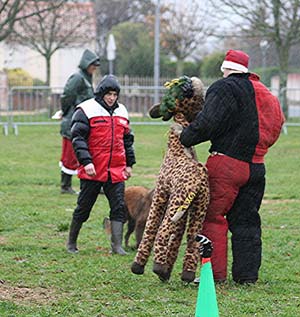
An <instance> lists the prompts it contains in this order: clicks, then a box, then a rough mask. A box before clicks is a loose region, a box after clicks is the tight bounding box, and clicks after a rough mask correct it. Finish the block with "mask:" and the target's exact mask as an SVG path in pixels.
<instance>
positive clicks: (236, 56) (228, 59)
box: [221, 50, 249, 73]
mask: <svg viewBox="0 0 300 317" xmlns="http://www.w3.org/2000/svg"><path fill="white" fill-rule="evenodd" d="M248 63H249V56H248V55H247V54H246V53H244V52H243V51H237V50H229V51H228V52H227V53H226V56H225V59H224V61H223V63H222V66H221V71H222V72H224V69H225V68H228V69H233V70H238V71H241V72H243V73H248Z"/></svg>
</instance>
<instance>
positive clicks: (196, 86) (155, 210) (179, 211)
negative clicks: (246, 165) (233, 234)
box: [131, 76, 209, 282]
mask: <svg viewBox="0 0 300 317" xmlns="http://www.w3.org/2000/svg"><path fill="white" fill-rule="evenodd" d="M180 80H181V82H180ZM175 83H178V79H176V81H175ZM180 83H181V84H182V86H180V85H177V87H175V88H176V90H175V91H174V89H173V91H169V92H168V93H169V94H171V98H168V99H167V100H166V101H165V100H164V99H163V100H162V103H161V104H157V105H154V106H153V107H152V108H151V109H150V116H151V117H152V118H159V117H162V118H163V120H165V121H166V120H169V119H171V118H172V117H173V119H174V123H173V124H172V125H171V129H170V131H169V139H168V148H167V152H166V155H165V157H164V160H163V163H162V165H161V168H160V171H159V175H158V179H157V182H156V187H155V191H154V195H153V200H152V204H151V208H150V211H149V216H148V218H147V223H146V227H145V231H144V234H143V239H142V241H141V243H140V245H139V248H138V251H137V254H136V257H135V259H134V262H133V263H132V266H131V271H132V272H133V273H135V274H143V273H144V267H145V265H146V263H147V261H148V258H149V256H150V253H151V251H152V249H153V251H154V252H153V253H154V265H153V272H154V273H156V274H157V275H158V277H159V278H160V279H161V280H162V281H167V280H169V278H170V276H171V273H172V269H173V266H174V263H175V261H176V259H177V256H178V251H179V247H180V245H181V242H182V238H183V235H184V232H185V230H186V231H187V232H186V237H187V246H186V250H185V254H184V259H183V268H182V273H181V279H182V280H183V281H185V282H192V281H193V280H194V278H195V272H196V269H197V264H198V262H199V243H198V242H196V241H195V237H196V235H197V234H199V233H200V232H201V228H202V223H203V220H204V217H205V214H206V210H207V206H208V202H209V186H208V174H207V170H206V167H205V166H204V165H203V164H202V163H200V162H198V161H197V158H196V154H195V151H194V149H193V148H185V147H184V146H183V145H182V144H181V143H180V141H179V136H180V133H181V131H182V128H183V127H184V126H187V125H188V124H189V122H191V121H192V120H193V119H194V118H195V116H196V114H197V113H198V112H199V111H201V109H202V107H203V104H204V97H203V84H202V82H201V81H200V79H198V78H196V77H192V78H189V77H186V76H183V77H180V78H179V84H180ZM168 84H169V86H168V87H169V88H170V87H172V82H171V84H170V83H168ZM175 85H176V84H175ZM178 86H179V87H178ZM174 95H175V96H174ZM168 97H170V96H168ZM170 101H171V102H170ZM164 102H165V103H167V104H169V105H167V107H166V105H165V104H164V105H163V103H164ZM172 102H173V105H172Z"/></svg>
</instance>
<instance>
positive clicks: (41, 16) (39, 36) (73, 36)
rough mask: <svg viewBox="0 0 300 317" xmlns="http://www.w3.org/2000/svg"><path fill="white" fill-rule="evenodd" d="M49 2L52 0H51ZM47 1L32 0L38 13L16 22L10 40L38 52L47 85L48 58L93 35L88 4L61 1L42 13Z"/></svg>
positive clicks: (91, 13)
mask: <svg viewBox="0 0 300 317" xmlns="http://www.w3.org/2000/svg"><path fill="white" fill-rule="evenodd" d="M51 2H52V1H51ZM48 5H49V2H47V1H34V2H32V6H33V7H34V10H35V11H36V12H39V13H37V14H35V15H34V16H32V17H31V18H29V19H25V20H23V19H22V20H19V21H17V22H16V25H15V30H14V32H13V35H12V37H11V41H12V42H14V43H18V44H21V45H24V46H27V47H29V48H31V49H33V50H35V51H37V52H38V53H40V54H41V55H42V56H43V57H44V58H45V61H46V72H47V76H46V84H47V85H50V78H51V57H52V56H53V54H54V53H55V52H56V51H57V50H59V49H62V48H66V47H76V46H80V45H82V44H83V43H87V42H88V41H91V40H93V39H94V38H95V33H96V30H95V25H96V24H95V17H94V14H93V13H94V8H93V4H92V3H89V2H87V3H74V2H68V1H63V3H61V4H60V6H55V1H54V2H53V4H52V6H53V7H52V10H50V11H46V12H42V9H43V8H45V6H48Z"/></svg>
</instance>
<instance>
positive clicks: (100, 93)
mask: <svg viewBox="0 0 300 317" xmlns="http://www.w3.org/2000/svg"><path fill="white" fill-rule="evenodd" d="M109 91H115V92H116V93H117V94H118V96H119V93H120V84H119V82H118V80H117V78H116V77H115V76H114V75H106V76H104V77H103V78H102V80H101V81H100V83H99V84H98V85H97V87H96V90H95V99H96V101H97V102H98V103H100V104H101V106H102V107H104V108H105V109H106V110H107V111H108V112H109V113H110V114H112V113H113V112H114V110H115V109H116V108H117V107H118V102H117V100H116V102H115V104H114V105H113V106H112V107H109V106H108V105H106V103H105V101H104V100H103V97H104V95H106V94H107V93H108V92H109Z"/></svg>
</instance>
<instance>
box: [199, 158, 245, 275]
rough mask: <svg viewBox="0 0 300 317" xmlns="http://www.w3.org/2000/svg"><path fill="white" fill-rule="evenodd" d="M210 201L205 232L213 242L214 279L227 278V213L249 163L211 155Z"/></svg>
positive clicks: (243, 180) (203, 231) (208, 164)
mask: <svg viewBox="0 0 300 317" xmlns="http://www.w3.org/2000/svg"><path fill="white" fill-rule="evenodd" d="M206 167H207V169H208V175H209V187H210V203H209V206H208V211H207V215H206V218H205V221H204V224H203V230H202V234H203V235H205V236H207V237H208V238H209V239H211V240H212V242H213V252H212V267H213V273H214V278H215V280H225V279H226V278H227V233H228V223H227V219H226V218H225V216H226V215H227V213H228V212H229V210H230V209H231V207H232V206H233V204H234V201H235V199H236V198H237V196H238V193H239V190H240V188H241V187H242V186H244V185H245V184H246V183H247V181H248V179H249V174H250V170H249V163H246V162H243V161H240V160H237V159H234V158H231V157H229V156H226V155H222V154H215V155H211V156H209V158H208V160H207V163H206Z"/></svg>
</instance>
